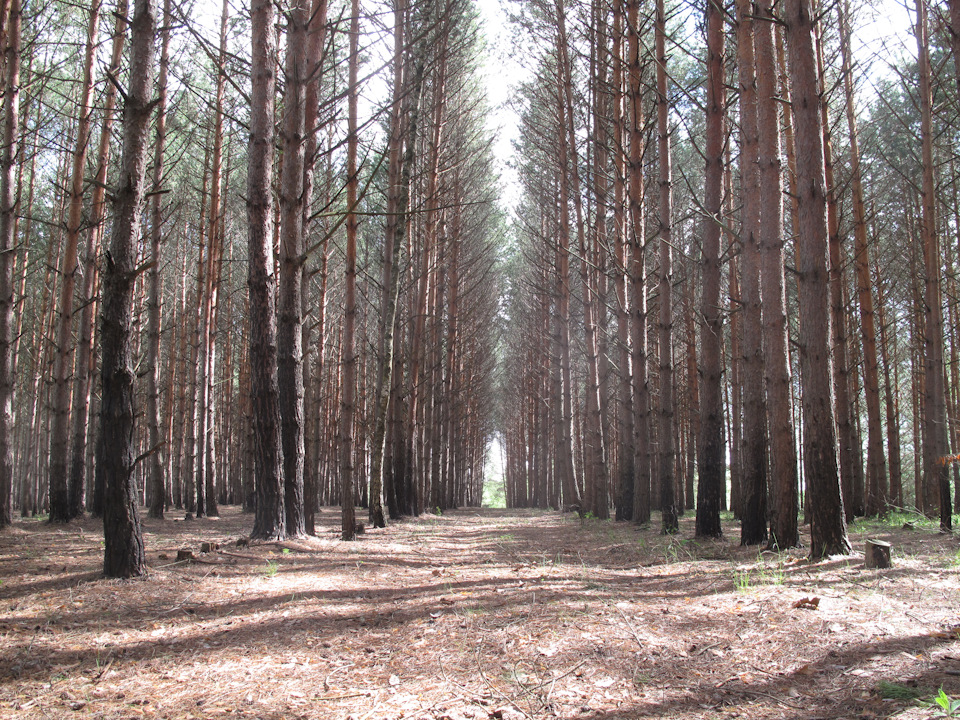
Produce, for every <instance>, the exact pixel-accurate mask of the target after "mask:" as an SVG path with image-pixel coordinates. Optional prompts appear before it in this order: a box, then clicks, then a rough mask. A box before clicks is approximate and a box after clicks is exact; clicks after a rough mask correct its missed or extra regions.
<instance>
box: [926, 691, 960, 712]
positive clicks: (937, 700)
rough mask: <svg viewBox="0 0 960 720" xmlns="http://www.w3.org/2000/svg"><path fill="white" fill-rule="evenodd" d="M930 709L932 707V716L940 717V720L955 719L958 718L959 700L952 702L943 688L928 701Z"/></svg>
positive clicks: (959, 710)
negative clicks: (945, 719)
mask: <svg viewBox="0 0 960 720" xmlns="http://www.w3.org/2000/svg"><path fill="white" fill-rule="evenodd" d="M930 705H931V707H933V706H936V707H933V716H934V717H942V718H955V717H960V700H954V699H953V698H952V697H950V696H949V695H947V694H946V693H945V692H944V691H943V688H942V687H941V688H940V692H938V693H937V694H936V695H935V696H934V697H933V699H932V700H931V701H930Z"/></svg>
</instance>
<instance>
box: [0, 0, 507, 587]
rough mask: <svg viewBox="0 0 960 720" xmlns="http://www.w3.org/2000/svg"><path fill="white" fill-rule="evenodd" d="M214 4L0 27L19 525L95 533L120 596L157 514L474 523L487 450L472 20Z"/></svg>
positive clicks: (274, 531) (479, 139) (10, 441)
mask: <svg viewBox="0 0 960 720" xmlns="http://www.w3.org/2000/svg"><path fill="white" fill-rule="evenodd" d="M201 9H202V8H201V7H200V6H199V5H197V6H196V7H194V6H190V5H177V4H175V3H173V2H172V1H171V0H165V2H164V4H163V8H162V9H160V8H157V7H156V4H155V3H154V2H153V1H152V0H136V2H135V3H134V4H133V6H132V7H128V6H127V4H126V1H125V0H119V2H118V4H117V5H116V6H115V7H108V6H107V4H105V3H103V2H102V0H91V2H90V3H89V4H88V5H87V6H85V7H81V6H78V5H76V4H72V3H58V2H54V3H51V4H47V5H45V6H39V5H37V6H28V7H26V8H24V9H23V10H21V8H20V6H19V4H18V1H17V0H12V2H8V3H7V4H6V7H5V8H3V12H2V13H0V14H2V18H3V20H4V26H3V28H0V41H2V44H3V49H4V53H3V58H4V76H3V77H4V85H3V92H4V119H5V123H6V124H5V125H4V136H3V145H2V148H3V152H4V155H3V162H2V163H0V167H2V170H3V175H2V183H0V185H2V187H0V195H2V198H0V200H2V201H0V231H3V242H4V243H5V245H4V246H3V247H4V248H5V250H4V251H3V253H2V254H0V271H2V272H0V351H2V352H0V360H2V362H0V392H3V393H4V397H3V398H0V401H3V400H4V399H5V401H4V402H3V407H4V409H5V414H3V415H2V417H0V458H2V459H3V462H0V499H2V503H0V527H2V526H3V525H7V524H9V523H10V522H11V521H12V515H13V511H14V510H15V509H17V510H19V511H20V512H21V513H22V514H23V515H25V516H28V515H36V514H39V513H42V512H45V511H46V512H49V515H50V520H51V521H52V522H67V521H69V520H71V519H72V518H75V517H77V516H79V515H80V514H82V513H83V512H85V510H87V509H89V510H90V511H92V512H93V513H94V514H95V515H100V514H102V515H103V517H104V523H105V529H106V558H105V570H106V572H107V574H109V575H114V576H129V575H136V574H140V573H142V572H143V571H144V562H143V546H142V540H141V539H140V532H139V522H140V521H139V513H140V508H141V507H144V506H146V507H147V508H149V513H150V515H151V516H153V517H158V518H159V517H163V515H164V513H165V512H166V511H167V510H169V509H170V508H172V507H175V508H180V509H181V510H182V511H186V512H189V513H191V514H193V515H195V516H197V517H202V516H215V515H217V514H218V512H219V511H218V507H219V505H220V504H223V503H237V504H243V505H244V506H245V507H246V508H247V509H248V510H251V511H255V519H254V530H253V534H254V536H255V537H259V538H282V537H285V536H297V535H302V534H304V533H308V532H313V531H314V515H315V513H316V511H317V508H318V507H319V506H320V505H323V504H342V505H343V508H344V513H343V515H344V525H343V537H344V539H350V538H352V536H353V533H354V531H355V522H354V518H353V507H354V502H358V503H359V504H362V505H364V506H366V507H368V508H369V512H370V521H371V522H372V523H373V524H375V525H380V526H382V525H383V524H384V522H385V517H386V516H390V517H394V518H399V517H401V516H403V515H408V514H416V513H420V512H423V511H424V510H427V509H431V510H433V509H441V510H442V509H445V508H450V507H456V506H459V505H471V504H479V502H480V497H481V492H482V482H483V467H484V455H485V450H486V445H487V442H488V438H489V436H490V434H491V432H492V430H493V427H492V417H493V401H492V397H493V393H492V392H491V387H492V383H493V379H494V364H495V350H496V346H497V341H498V336H497V323H496V322H495V319H496V315H497V312H498V309H499V306H498V297H499V295H500V290H499V283H500V275H501V273H500V264H499V261H498V258H497V255H496V252H495V247H496V245H497V243H498V242H499V238H500V236H501V234H502V231H503V230H502V228H503V222H502V218H501V216H500V214H499V211H498V210H497V208H496V205H495V202H494V200H495V196H494V184H493V183H494V180H495V178H494V174H493V169H492V156H491V152H490V148H489V145H488V140H487V138H486V128H485V124H484V123H485V117H486V112H487V111H486V101H485V98H484V93H483V91H482V88H481V87H480V86H479V85H478V83H477V80H476V74H477V60H476V57H477V56H478V54H479V51H480V48H481V45H482V43H481V39H480V38H479V36H478V24H477V18H476V14H475V11H474V10H473V8H472V6H471V4H470V3H469V2H467V0H431V1H429V2H424V3H416V4H408V3H406V2H404V1H403V0H399V1H398V2H397V3H396V4H395V5H394V6H391V7H390V8H382V7H380V8H374V7H365V8H362V9H361V8H360V7H359V6H358V4H357V2H356V1H354V2H353V3H352V4H351V3H346V4H344V3H339V4H338V3H330V2H328V1H327V0H313V1H312V2H311V1H309V0H291V2H290V3H289V4H286V5H284V6H282V7H281V8H280V12H279V13H277V11H276V7H275V4H274V3H271V2H255V3H253V4H252V6H251V7H250V8H249V15H241V14H237V13H238V11H239V9H238V8H234V7H233V6H232V5H231V4H230V3H229V1H228V0H224V3H223V5H222V8H221V12H220V13H219V17H218V19H216V20H215V19H204V15H203V14H202V13H199V12H198V11H199V10H201ZM197 18H199V20H198V19H197ZM21 19H22V30H21V25H20V23H21ZM78 50H79V52H78ZM17 72H20V73H21V77H20V78H18V77H17V75H16V73H17ZM76 78H80V80H76ZM248 78H249V82H248V80H247V79H248ZM18 101H19V104H18ZM108 201H109V202H108ZM110 203H112V205H110ZM108 205H110V207H108ZM244 286H246V287H244ZM98 318H99V321H98ZM4 362H5V363H6V365H4V364H3V363H4ZM384 505H385V507H384Z"/></svg>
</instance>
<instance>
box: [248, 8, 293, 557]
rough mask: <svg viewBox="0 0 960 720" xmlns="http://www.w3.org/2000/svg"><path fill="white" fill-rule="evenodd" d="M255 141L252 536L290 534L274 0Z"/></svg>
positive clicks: (259, 32) (251, 195) (262, 46)
mask: <svg viewBox="0 0 960 720" xmlns="http://www.w3.org/2000/svg"><path fill="white" fill-rule="evenodd" d="M250 39H251V45H252V54H251V73H252V78H251V91H250V144H249V149H248V156H247V222H248V233H249V235H248V238H249V251H248V254H249V261H248V262H249V275H248V280H247V285H248V287H249V290H250V309H249V317H250V400H251V405H252V410H253V433H252V435H253V438H254V462H255V483H256V494H257V508H256V518H255V520H254V524H253V532H252V533H251V537H254V538H258V539H263V540H280V539H283V537H284V536H285V534H286V524H285V516H284V507H283V487H284V485H283V449H282V446H281V441H280V400H279V394H280V389H279V386H278V384H277V321H276V298H277V276H276V269H275V267H274V262H273V246H272V242H273V199H272V195H271V178H272V174H273V137H274V132H273V123H274V118H273V115H274V89H275V87H276V76H275V74H274V68H275V67H276V61H277V58H276V34H275V32H274V11H273V3H272V2H271V0H255V1H254V2H253V3H252V4H251V7H250Z"/></svg>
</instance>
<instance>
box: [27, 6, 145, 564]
mask: <svg viewBox="0 0 960 720" xmlns="http://www.w3.org/2000/svg"><path fill="white" fill-rule="evenodd" d="M14 2H17V0H14ZM156 24H157V17H156V6H155V5H154V3H153V0H136V2H135V3H134V11H133V19H132V21H131V23H130V31H131V35H130V79H129V84H128V87H127V92H126V97H125V102H124V108H123V154H122V156H121V159H120V177H119V181H118V182H117V184H116V191H115V194H114V198H115V200H114V215H113V232H112V237H111V238H110V254H109V256H108V257H107V262H106V266H105V268H104V275H103V311H102V319H101V328H102V330H101V348H102V356H103V361H102V363H103V364H102V370H101V378H102V380H101V381H102V387H103V394H102V398H101V400H100V437H101V438H102V448H103V452H102V453H101V456H100V463H99V464H98V466H97V472H102V473H103V478H104V505H103V535H104V559H103V572H104V574H105V575H106V576H107V577H135V576H140V575H143V574H144V573H145V572H146V563H145V559H144V553H143V536H142V533H141V530H140V511H139V508H138V505H137V497H136V488H135V484H134V478H133V471H134V469H135V463H136V460H135V457H134V453H135V452H136V449H135V448H136V446H135V444H134V418H135V417H136V411H135V407H134V393H133V386H134V379H135V377H136V375H135V369H134V366H133V292H134V284H135V282H136V273H137V269H136V264H137V244H138V241H139V238H140V226H141V216H142V214H143V201H144V195H145V190H146V188H145V178H144V175H145V172H146V165H147V147H148V142H147V131H148V129H149V122H150V115H151V113H152V111H153V105H152V102H151V101H152V100H153V97H152V95H153V69H154V55H155V47H154V45H155V37H154V34H155V29H156Z"/></svg>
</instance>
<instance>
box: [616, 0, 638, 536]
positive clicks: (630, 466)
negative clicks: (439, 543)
mask: <svg viewBox="0 0 960 720" xmlns="http://www.w3.org/2000/svg"><path fill="white" fill-rule="evenodd" d="M613 12H614V16H613V81H612V85H613V87H614V108H613V115H614V122H613V127H614V133H615V135H614V138H615V140H614V152H613V162H614V176H613V183H614V185H613V195H614V201H613V224H614V243H615V252H616V262H615V263H614V265H615V274H614V288H615V290H616V294H617V343H616V345H617V351H618V353H617V359H618V362H617V364H618V366H619V367H618V371H619V372H618V379H619V381H618V385H617V427H618V429H619V437H618V438H617V471H616V472H617V499H616V506H617V509H616V518H617V520H630V519H631V518H632V517H633V485H634V424H633V397H632V390H631V382H630V302H629V295H628V293H627V283H628V282H629V270H628V262H629V259H628V258H629V254H628V248H629V247H630V243H629V241H628V239H627V218H626V213H625V212H624V208H625V205H626V182H625V180H626V175H625V173H626V158H625V156H624V152H623V149H622V148H624V147H625V142H626V137H627V134H626V122H627V118H626V113H625V108H624V101H625V93H624V90H625V87H624V63H623V38H624V30H623V24H624V17H623V3H614V7H613Z"/></svg>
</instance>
